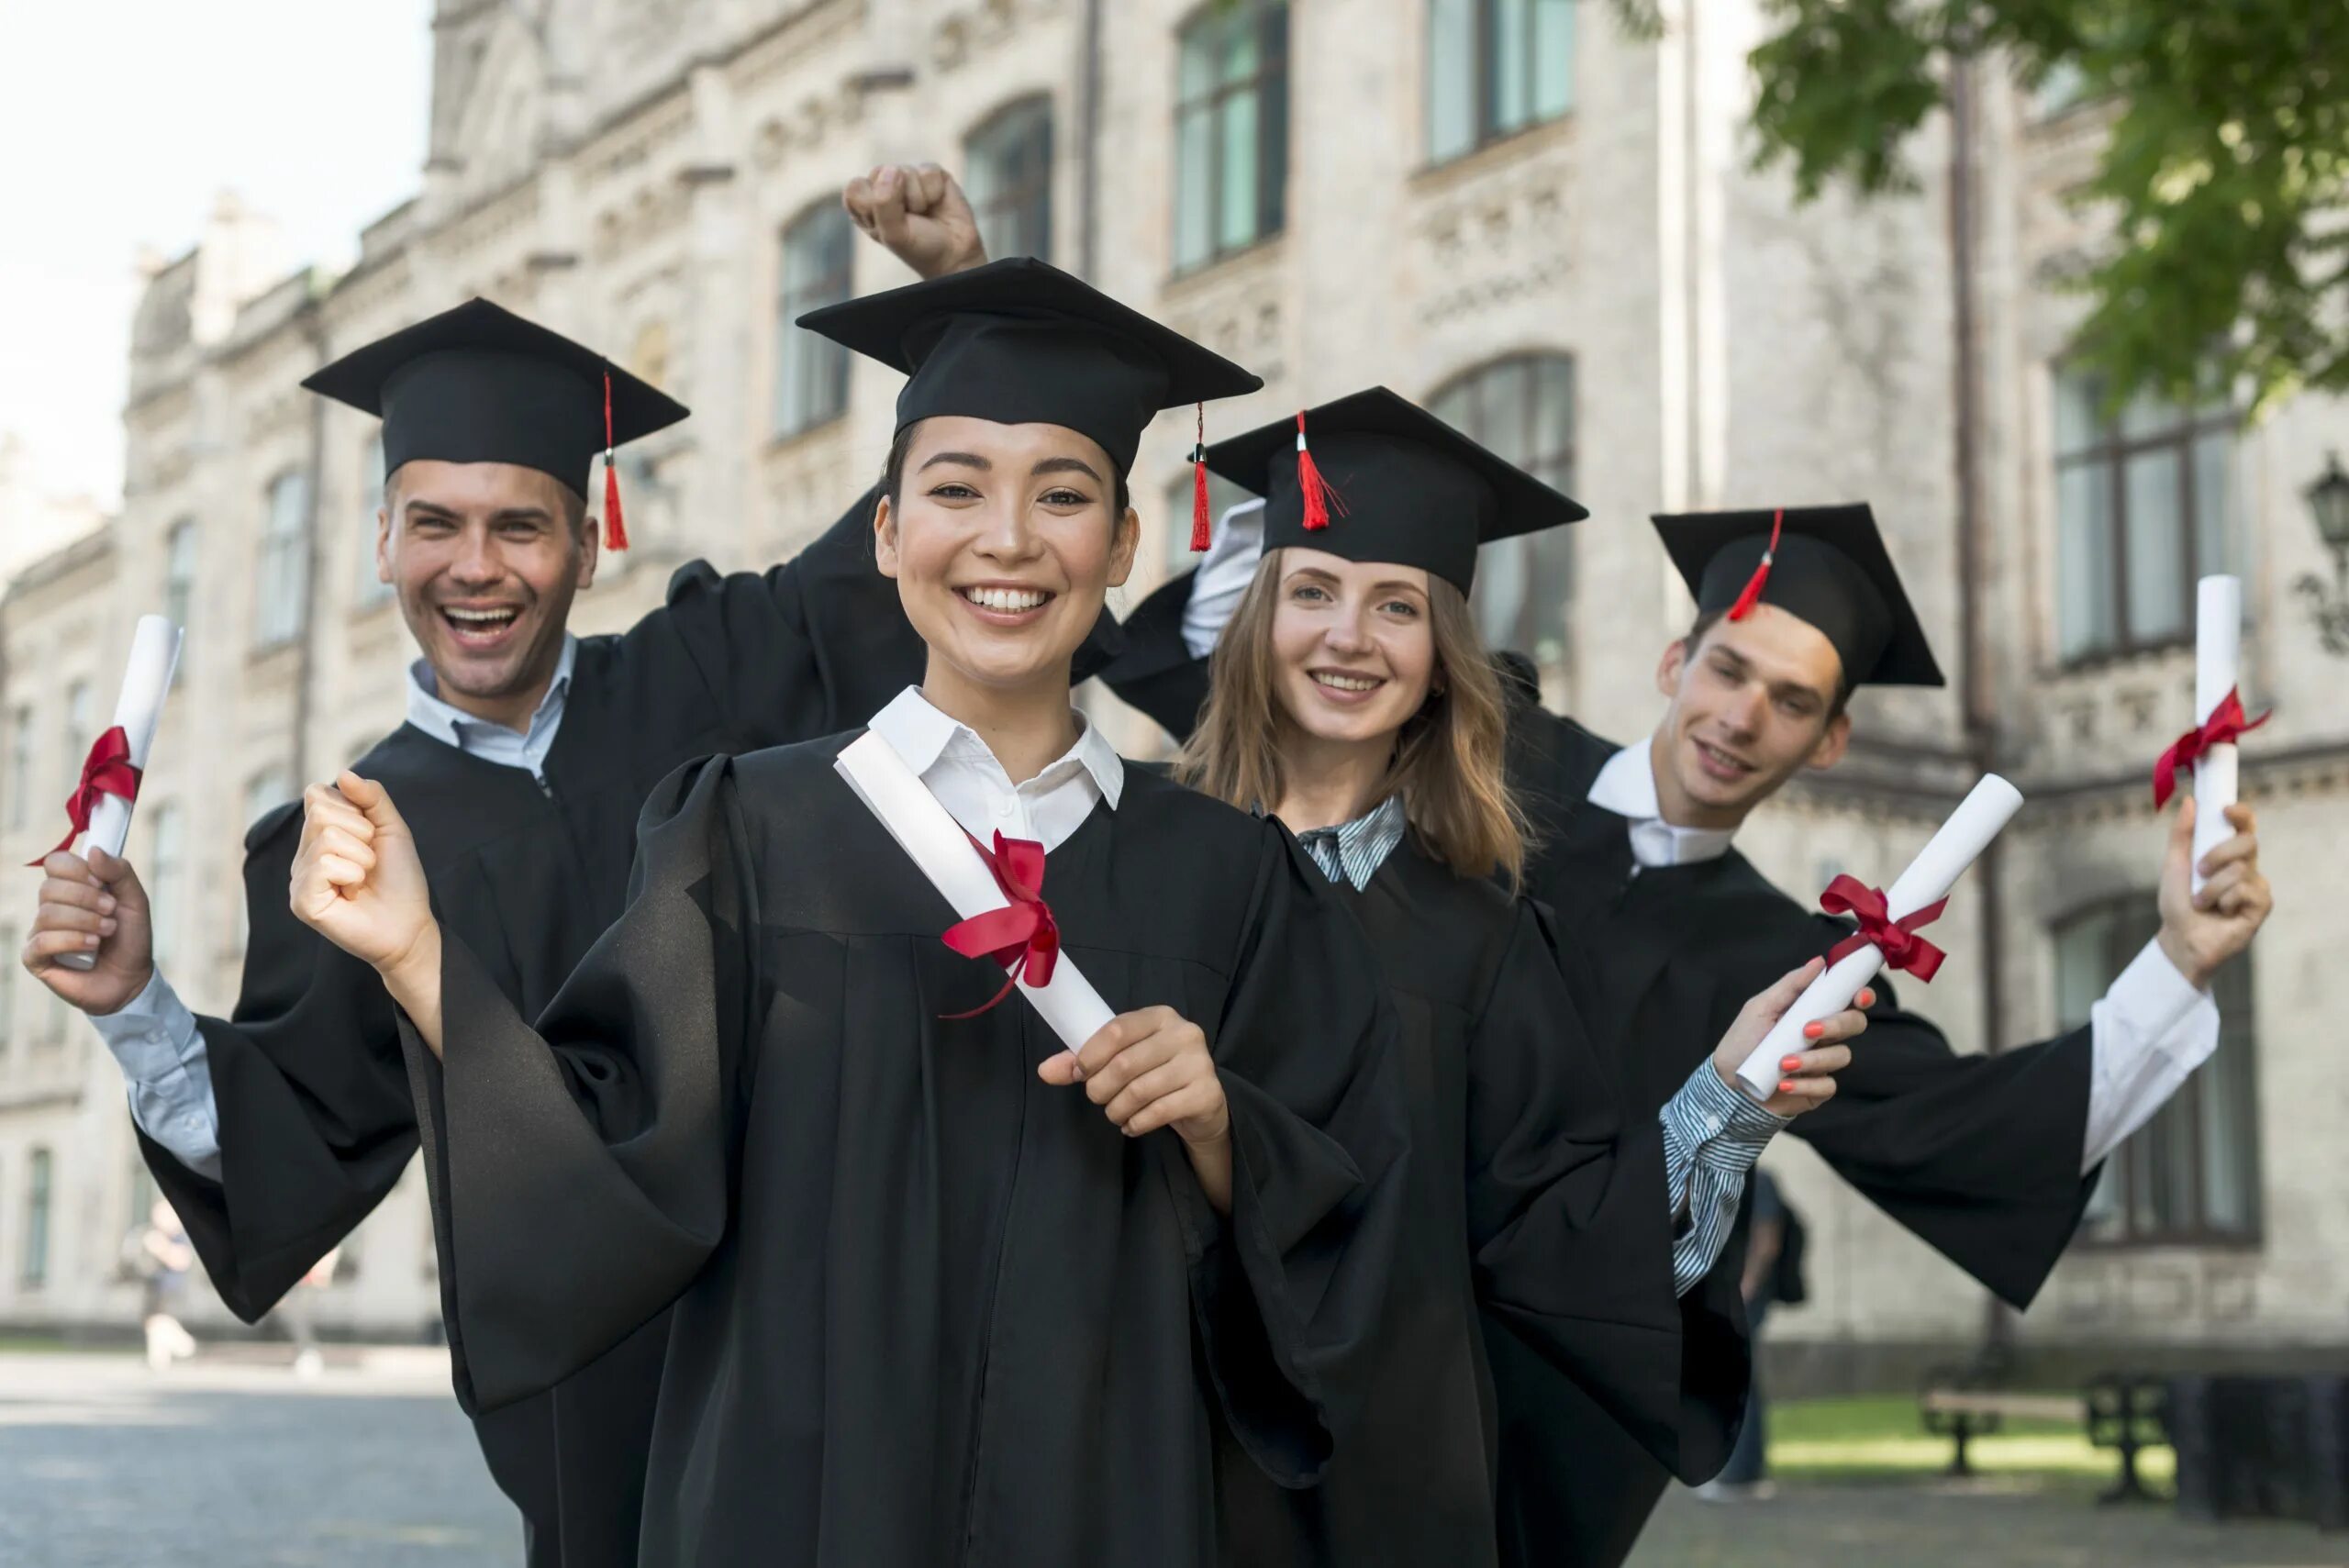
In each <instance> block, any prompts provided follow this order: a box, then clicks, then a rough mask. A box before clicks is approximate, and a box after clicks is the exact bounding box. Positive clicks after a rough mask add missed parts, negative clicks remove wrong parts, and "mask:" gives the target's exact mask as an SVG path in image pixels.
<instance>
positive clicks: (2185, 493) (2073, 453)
mask: <svg viewBox="0 0 2349 1568" xmlns="http://www.w3.org/2000/svg"><path fill="white" fill-rule="evenodd" d="M2074 379H2083V380H2086V381H2087V382H2088V383H2089V384H2091V387H2092V391H2093V395H2092V396H2091V397H2090V398H2089V404H2090V406H2092V407H2094V408H2095V409H2096V410H2097V413H2096V419H2097V428H2096V431H2095V433H2094V436H2093V438H2092V439H2090V440H2089V441H2088V442H2087V443H2086V444H2085V445H2082V446H2080V447H2078V448H2076V449H2072V450H2065V447H2064V445H2063V435H2062V432H2061V430H2060V428H2058V421H2059V420H2060V418H2061V417H2062V416H2061V409H2062V406H2063V400H2064V396H2065V383H2066V382H2067V381H2071V380H2074ZM2050 389H2051V391H2052V392H2053V394H2054V398H2053V400H2052V402H2051V405H2050V415H2049V419H2048V441H2047V450H2048V473H2049V484H2050V489H2051V492H2052V494H2053V496H2054V502H2053V507H2052V515H2053V517H2054V541H2053V542H2054V550H2052V552H2051V556H2050V559H2052V560H2053V561H2054V562H2055V570H2056V574H2057V575H2056V581H2055V627H2054V630H2055V650H2056V659H2057V662H2059V663H2060V664H2061V666H2062V667H2063V668H2065V669H2066V670H2081V669H2092V668H2094V667H2096V666H2097V665H2099V664H2106V663H2111V662H2119V661H2122V660H2127V659H2134V658H2138V657H2141V656H2143V655H2145V654H2149V653H2161V652H2165V651H2169V650H2171V649H2176V648H2184V647H2190V646H2191V645H2192V644H2193V641H2194V604H2195V600H2194V594H2195V588H2194V585H2195V584H2196V583H2197V582H2198V581H2199V579H2200V578H2201V576H2202V574H2203V573H2202V565H2201V526H2200V524H2201V514H2200V511H2199V504H2200V500H2201V497H2200V495H2199V493H2198V491H2197V489H2196V484H2197V483H2198V481H2197V477H2196V473H2195V470H2196V468H2197V466H2198V465H2197V463H2196V462H2195V449H2196V447H2197V446H2198V445H2199V443H2200V442H2201V440H2202V439H2203V438H2204V437H2205V436H2211V435H2223V436H2225V437H2227V438H2228V439H2229V440H2230V442H2232V440H2233V439H2235V438H2236V437H2238V436H2240V435H2241V434H2242V431H2243V417H2242V415H2241V414H2240V413H2239V412H2238V411H2237V410H2236V408H2235V406H2234V403H2233V400H2232V398H2229V399H2225V400H2223V401H2220V402H2216V403H2214V404H2212V405H2211V406H2209V407H2203V408H2189V407H2185V406H2180V405H2177V404H2175V403H2170V402H2168V401H2167V400H2166V399H2165V401H2164V407H2165V411H2166V412H2167V413H2169V414H2173V415H2175V416H2176V423H2172V424H2165V426H2163V427H2162V428H2160V429H2158V430H2156V431H2154V433H2153V434H2150V435H2139V436H2130V435H2127V434H2125V433H2124V432H2123V431H2122V429H2121V415H2120V414H2110V415H2109V414H2107V413H2106V412H2105V409H2104V402H2103V396H2104V383H2103V378H2102V377H2101V376H2098V375H2095V374H2093V373H2089V372H2086V371H2082V370H2080V369H2079V368H2077V367H2076V365H2073V364H2070V363H2066V362H2064V361H2058V362H2057V363H2056V364H2055V366H2054V374H2053V377H2052V380H2051V383H2050ZM2162 452H2167V453H2168V454H2169V455H2170V456H2171V457H2172V458H2173V459H2174V461H2175V462H2176V469H2177V491H2176V494H2177V517H2178V529H2177V537H2178V555H2179V560H2178V563H2177V565H2178V577H2177V582H2178V584H2179V595H2180V602H2179V605H2178V611H2179V614H2178V617H2177V618H2178V628H2177V629H2176V630H2175V631H2171V632H2166V633H2164V634H2162V635H2160V636H2154V637H2141V636H2139V635H2137V633H2136V630H2135V628H2133V627H2132V626H2131V624H2130V613H2129V562H2130V543H2131V529H2130V526H2129V484H2128V476H2129V467H2130V464H2131V463H2132V462H2134V461H2135V460H2137V459H2138V458H2141V457H2144V456H2147V455H2149V454H2158V453H2162ZM2076 469H2096V470H2101V471H2102V473H2103V474H2104V480H2105V501H2106V506H2105V512H2106V515H2105V519H2104V538H2103V539H2102V541H2101V542H2102V547H2103V549H2104V550H2105V553H2106V555H2107V557H2108V558H2109V559H2108V567H2109V570H2108V572H2107V573H2106V582H2105V584H2104V586H2105V590H2106V591H2107V592H2108V593H2110V595H2112V628H2113V629H2112V635H2111V637H2110V639H2107V640H2103V641H2095V640H2091V641H2090V642H2089V643H2088V644H2087V645H2086V646H2084V647H2082V648H2080V649H2079V650H2078V651H2072V652H2067V651H2065V627H2064V589H2065V584H2064V581H2063V578H2062V572H2063V550H2064V529H2065V517H2064V479H2065V475H2066V474H2068V473H2072V472H2073V471H2074V470H2076ZM2229 499H2232V497H2229ZM2221 525H2222V528H2223V530H2224V532H2225V534H2226V536H2227V539H2228V542H2229V544H2230V545H2232V543H2233V542H2234V541H2235V534H2236V519H2235V517H2233V516H2232V514H2231V513H2230V514H2228V515H2224V516H2222V517H2221Z"/></svg>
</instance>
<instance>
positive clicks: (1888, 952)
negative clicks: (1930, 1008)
mask: <svg viewBox="0 0 2349 1568" xmlns="http://www.w3.org/2000/svg"><path fill="white" fill-rule="evenodd" d="M1819 906H1820V908H1821V909H1824V910H1826V911H1827V912H1828V913H1829V914H1830V915H1849V916H1850V917H1852V918H1853V919H1854V920H1857V921H1858V922H1859V923H1860V929H1858V930H1856V931H1854V932H1853V933H1852V934H1851V935H1850V936H1848V937H1845V938H1844V939H1843V940H1842V941H1840V942H1837V943H1836V944H1835V945H1834V946H1833V947H1831V948H1830V949H1828V950H1827V962H1830V963H1840V962H1842V961H1843V960H1844V959H1845V958H1847V957H1849V956H1850V955H1851V954H1853V953H1855V952H1857V951H1860V950H1861V949H1862V948H1864V947H1874V948H1876V949H1877V950H1879V951H1882V952H1883V954H1884V966H1885V967H1886V968H1887V969H1899V970H1905V971H1907V972H1908V973H1910V974H1913V975H1915V976H1916V977H1917V978H1918V979H1920V980H1931V979H1932V977H1933V976H1934V975H1935V974H1938V973H1941V967H1942V960H1943V959H1945V958H1947V957H1948V956H1949V954H1947V953H1945V952H1943V951H1942V950H1941V949H1939V948H1937V947H1935V946H1934V945H1933V944H1932V943H1931V942H1929V941H1927V940H1925V939H1924V938H1922V937H1920V936H1919V935H1918V934H1917V929H1918V928H1919V927H1920V926H1930V925H1932V923H1933V922H1934V921H1935V920H1938V919H1940V918H1941V917H1942V911H1943V910H1944V909H1946V908H1948V907H1949V900H1948V899H1946V898H1944V899H1942V900H1941V901H1940V902H1939V903H1935V904H1928V905H1926V906H1924V907H1923V908H1922V909H1920V910H1918V911H1917V912H1916V913H1915V914H1913V915H1903V916H1901V917H1900V918H1898V920H1896V919H1894V918H1892V911H1891V909H1890V907H1889V906H1887V905H1886V903H1885V901H1884V893H1883V890H1882V889H1880V888H1875V887H1870V886H1869V885H1868V884H1866V883H1865V882H1862V881H1861V880H1860V879H1859V878H1858V877H1855V876H1849V875H1845V876H1838V877H1837V878H1836V879H1835V880H1834V881H1832V882H1831V883H1829V884H1827V891H1826V892H1824V893H1822V894H1820V895H1819Z"/></svg>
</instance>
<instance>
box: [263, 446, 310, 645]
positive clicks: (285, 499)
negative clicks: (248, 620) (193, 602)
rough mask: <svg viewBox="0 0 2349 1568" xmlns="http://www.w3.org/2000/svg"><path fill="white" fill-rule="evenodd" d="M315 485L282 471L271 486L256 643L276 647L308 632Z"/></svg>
mask: <svg viewBox="0 0 2349 1568" xmlns="http://www.w3.org/2000/svg"><path fill="white" fill-rule="evenodd" d="M309 489H310V487H309V484H308V483H307V482H306V481H305V480H304V479H303V477H302V476H301V475H300V474H299V473H281V474H279V475H278V476H277V478H276V479H275V480H274V481H273V482H272V484H270V487H269V517H268V519H267V521H266V522H264V523H263V525H262V536H261V571H260V573H259V575H258V577H257V579H256V580H255V583H254V585H253V589H254V595H255V605H254V608H253V646H254V647H255V648H257V649H262V648H275V647H277V646H278V645H279V644H281V643H286V642H291V641H293V640H294V639H295V638H297V637H299V636H301V635H302V628H303V627H304V626H305V625H306V624H307V623H308V620H309V615H310V605H309V598H310V550H309V544H310V530H309V511H310V497H309Z"/></svg>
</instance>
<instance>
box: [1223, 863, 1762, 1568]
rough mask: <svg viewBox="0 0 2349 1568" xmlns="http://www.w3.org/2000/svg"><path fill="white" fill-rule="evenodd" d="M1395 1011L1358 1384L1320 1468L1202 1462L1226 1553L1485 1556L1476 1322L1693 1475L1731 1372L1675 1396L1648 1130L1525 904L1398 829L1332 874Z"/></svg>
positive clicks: (1487, 1491)
mask: <svg viewBox="0 0 2349 1568" xmlns="http://www.w3.org/2000/svg"><path fill="white" fill-rule="evenodd" d="M1338 893H1339V895H1340V896H1341V899H1343V901H1344V902H1345V903H1346V904H1347V905H1348V906H1351V907H1352V908H1353V911H1354V913H1355V915H1356V917H1358V918H1359V919H1360V920H1361V922H1362V925H1363V928H1364V931H1365V932H1366V933H1367V934H1368V936H1369V938H1370V942H1371V947H1372V950H1373V951H1375V953H1376V954H1377V955H1378V964H1379V970H1380V973H1381V974H1382V975H1383V976H1384V977H1385V980H1386V986H1387V991H1388V995H1389V996H1390V998H1391V999H1392V1001H1393V1003H1394V1006H1395V1011H1396V1016H1397V1021H1398V1024H1399V1026H1400V1030H1401V1032H1400V1037H1399V1038H1400V1043H1401V1050H1402V1058H1403V1064H1404V1079H1405V1083H1406V1084H1407V1086H1408V1095H1409V1101H1410V1106H1411V1149H1412V1160H1411V1165H1410V1176H1409V1181H1408V1195H1407V1198H1406V1205H1405V1215H1406V1222H1405V1226H1404V1231H1403V1240H1402V1244H1401V1251H1400V1254H1399V1256H1398V1260H1397V1267H1396V1271H1395V1282H1394V1285H1393V1289H1392V1294H1391V1295H1390V1296H1389V1297H1388V1300H1387V1306H1386V1316H1385V1318H1383V1319H1382V1321H1381V1323H1380V1326H1379V1330H1378V1335H1377V1340H1376V1343H1375V1364H1376V1366H1377V1369H1378V1370H1377V1373H1376V1374H1375V1386H1376V1388H1377V1396H1376V1401H1375V1404H1374V1406H1373V1407H1371V1408H1370V1410H1369V1411H1368V1412H1367V1413H1366V1415H1365V1418H1364V1420H1363V1422H1362V1423H1361V1424H1360V1427H1359V1429H1357V1430H1356V1431H1355V1432H1354V1433H1353V1434H1352V1435H1351V1436H1350V1437H1349V1438H1347V1439H1346V1440H1344V1441H1342V1442H1341V1444H1340V1445H1339V1448H1338V1451H1337V1452H1336V1453H1335V1455H1333V1456H1332V1458H1331V1460H1330V1469H1329V1472H1328V1473H1327V1474H1326V1475H1325V1476H1324V1477H1323V1478H1322V1481H1321V1484H1320V1485H1318V1486H1316V1487H1313V1488H1311V1489H1310V1490H1306V1491H1284V1490H1281V1489H1279V1488H1276V1487H1275V1486H1272V1485H1269V1484H1268V1483H1266V1482H1265V1480H1264V1477H1263V1476H1262V1475H1261V1474H1259V1473H1255V1472H1254V1471H1253V1469H1252V1467H1251V1466H1249V1465H1247V1464H1245V1463H1244V1462H1229V1463H1227V1464H1225V1465H1224V1466H1223V1488H1222V1496H1223V1500H1224V1520H1223V1528H1224V1532H1225V1557H1226V1561H1227V1562H1230V1563H1233V1564H1235V1565H1244V1568H1259V1565H1261V1568H1297V1565H1302V1564H1313V1563H1323V1564H1331V1565H1348V1564H1363V1565H1372V1564H1386V1563H1413V1564H1418V1563H1429V1564H1438V1563H1440V1564H1443V1565H1445V1568H1475V1565H1477V1564H1489V1563H1491V1562H1494V1561H1495V1550H1496V1549H1495V1530H1496V1526H1495V1518H1494V1508H1493V1498H1494V1480H1493V1474H1494V1466H1495V1463H1496V1455H1497V1444H1498V1433H1497V1416H1496V1412H1495V1405H1494V1399H1493V1388H1492V1382H1491V1379H1490V1377H1489V1375H1488V1373H1487V1372H1486V1360H1485V1345H1486V1330H1485V1329H1484V1327H1483V1326H1482V1323H1481V1322H1480V1318H1479V1307H1480V1305H1481V1307H1482V1310H1483V1313H1484V1314H1485V1315H1486V1318H1489V1319H1490V1321H1491V1322H1492V1323H1493V1324H1494V1326H1495V1329H1494V1331H1495V1332H1497V1333H1498V1334H1501V1335H1504V1336H1507V1337H1508V1338H1509V1339H1510V1340H1511V1341H1512V1343H1513V1344H1515V1345H1517V1346H1520V1347H1521V1348H1522V1350H1523V1351H1524V1353H1526V1354H1528V1355H1531V1356H1532V1357H1534V1358H1536V1359H1538V1360H1540V1361H1541V1362H1543V1363H1544V1364H1545V1366H1546V1367H1547V1368H1549V1369H1550V1370H1551V1372H1552V1373H1553V1375H1555V1376H1558V1377H1561V1378H1564V1379H1566V1380H1569V1381H1571V1382H1572V1383H1574V1384H1575V1385H1576V1386H1577V1387H1579V1388H1580V1389H1582V1390H1583V1391H1584V1393H1585V1396H1586V1397H1587V1398H1589V1399H1591V1400H1593V1401H1594V1402H1596V1403H1597V1404H1598V1405H1599V1406H1600V1407H1603V1408H1604V1409H1605V1410H1607V1411H1608V1412H1609V1418H1611V1419H1612V1420H1613V1421H1615V1422H1616V1423H1619V1424H1620V1426H1621V1427H1623V1428H1625V1429H1629V1430H1632V1431H1636V1432H1638V1433H1640V1434H1641V1437H1642V1440H1643V1441H1645V1442H1646V1443H1647V1444H1648V1445H1649V1446H1650V1447H1652V1448H1653V1450H1654V1451H1655V1452H1657V1453H1658V1454H1660V1455H1663V1456H1665V1459H1666V1461H1667V1462H1670V1463H1671V1464H1672V1465H1673V1466H1674V1467H1675V1468H1678V1469H1682V1470H1684V1471H1691V1472H1694V1473H1705V1474H1709V1473H1712V1471H1713V1470H1716V1469H1718V1468H1719V1467H1720V1464H1721V1462H1723V1461H1724V1460H1725V1458H1726V1456H1727V1453H1728V1445H1729V1444H1730V1442H1731V1441H1732V1440H1733V1439H1734V1435H1735V1431H1736V1426H1737V1420H1738V1417H1739V1414H1740V1410H1741V1407H1742V1395H1743V1385H1742V1381H1741V1382H1740V1383H1738V1384H1737V1385H1735V1386H1734V1387H1733V1388H1728V1387H1724V1388H1722V1389H1720V1390H1717V1394H1719V1395H1721V1396H1722V1397H1717V1398H1715V1399H1714V1400H1713V1401H1712V1402H1710V1403H1709V1404H1708V1403H1704V1402H1701V1401H1687V1402H1684V1400H1683V1398H1682V1396H1681V1392H1680V1386H1679V1385H1680V1367H1681V1360H1682V1350H1681V1341H1682V1316H1681V1315H1682V1308H1681V1305H1680V1303H1679V1302H1678V1301H1677V1300H1676V1299H1675V1293H1674V1289H1673V1274H1672V1228H1671V1225H1670V1224H1669V1222H1668V1219H1667V1207H1668V1202H1667V1198H1666V1189H1665V1183H1664V1145H1663V1135H1662V1129H1661V1128H1660V1126H1659V1125H1658V1123H1657V1121H1656V1119H1655V1118H1653V1117H1650V1118H1646V1120H1645V1121H1644V1122H1643V1123H1635V1124H1633V1125H1631V1126H1629V1127H1626V1126H1625V1125H1624V1123H1623V1121H1622V1119H1621V1116H1620V1096H1619V1095H1618V1094H1617V1093H1616V1091H1615V1088H1614V1086H1613V1083H1612V1078H1611V1075H1610V1073H1609V1072H1608V1071H1607V1069H1606V1068H1605V1067H1604V1065H1603V1064H1602V1062H1601V1060H1600V1057H1599V1053H1598V1050H1597V1048H1596V1047H1595V1045H1594V1044H1593V1042H1592V1040H1590V1038H1589V1037H1588V1035H1587V1034H1586V1032H1585V1031H1584V1029H1583V1026H1582V1023H1581V1019H1580V1018H1579V1016H1578V1014H1577V1012H1576V1009H1575V1004H1574V1001H1573V999H1572V997H1571V996H1570V995H1568V992H1567V989H1566V982H1565V978H1564V974H1563V973H1561V971H1560V968H1559V962H1558V958H1557V954H1556V952H1555V951H1554V950H1553V943H1552V940H1551V934H1550V929H1549V923H1548V920H1547V919H1546V917H1544V916H1543V914H1542V911H1541V910H1540V909H1539V908H1538V907H1537V906H1534V905H1533V904H1531V903H1530V902H1527V901H1525V900H1521V899H1517V898H1512V897H1511V896H1509V895H1508V894H1507V893H1505V892H1504V891H1503V890H1502V889H1501V888H1500V887H1499V886H1497V884H1493V883H1491V882H1488V881H1484V880H1480V879H1473V878H1466V877H1462V876H1460V875H1458V874H1457V873H1454V872H1453V871H1452V870H1451V869H1450V868H1449V867H1448V866H1445V865H1444V864H1442V862H1438V861H1437V860H1435V859H1434V858H1433V857H1431V856H1430V855H1429V854H1428V853H1427V852H1426V851H1424V850H1423V849H1421V848H1420V847H1419V842H1418V840H1417V839H1416V838H1414V837H1411V836H1408V835H1407V836H1406V838H1405V840H1404V841H1403V842H1402V843H1401V844H1399V845H1398V846H1397V848H1396V850H1395V851H1394V852H1393V853H1392V854H1390V855H1389V856H1388V857H1387V859H1386V863H1385V864H1383V865H1382V866H1380V867H1379V869H1378V871H1377V873H1375V875H1374V876H1373V877H1372V878H1371V880H1370V882H1369V884H1368V885H1367V886H1365V887H1364V888H1363V889H1362V890H1361V891H1359V892H1357V891H1355V890H1354V889H1353V887H1352V886H1351V885H1349V884H1339V886H1338Z"/></svg>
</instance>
